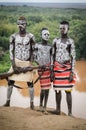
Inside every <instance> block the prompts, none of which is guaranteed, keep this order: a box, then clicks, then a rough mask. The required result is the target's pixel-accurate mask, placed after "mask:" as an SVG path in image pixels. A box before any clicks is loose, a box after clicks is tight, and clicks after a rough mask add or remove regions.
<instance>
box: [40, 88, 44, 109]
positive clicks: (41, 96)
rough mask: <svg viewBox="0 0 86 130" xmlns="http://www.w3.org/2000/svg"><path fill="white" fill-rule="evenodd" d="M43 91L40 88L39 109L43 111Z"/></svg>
mask: <svg viewBox="0 0 86 130" xmlns="http://www.w3.org/2000/svg"><path fill="white" fill-rule="evenodd" d="M44 95H45V91H44V90H41V93H40V111H43V100H44Z"/></svg>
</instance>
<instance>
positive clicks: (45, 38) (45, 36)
mask: <svg viewBox="0 0 86 130" xmlns="http://www.w3.org/2000/svg"><path fill="white" fill-rule="evenodd" d="M49 37H50V33H49V31H48V30H43V31H42V39H43V40H45V41H48V39H49Z"/></svg>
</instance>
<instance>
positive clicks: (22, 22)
mask: <svg viewBox="0 0 86 130" xmlns="http://www.w3.org/2000/svg"><path fill="white" fill-rule="evenodd" d="M17 25H18V27H21V28H22V29H25V28H26V25H27V23H26V21H25V20H18V21H17Z"/></svg>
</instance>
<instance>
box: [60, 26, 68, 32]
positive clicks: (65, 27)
mask: <svg viewBox="0 0 86 130" xmlns="http://www.w3.org/2000/svg"><path fill="white" fill-rule="evenodd" d="M62 31H63V33H64V34H67V32H68V25H67V24H60V32H62Z"/></svg>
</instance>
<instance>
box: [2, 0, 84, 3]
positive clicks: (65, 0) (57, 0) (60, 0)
mask: <svg viewBox="0 0 86 130" xmlns="http://www.w3.org/2000/svg"><path fill="white" fill-rule="evenodd" d="M0 2H48V3H86V0H0Z"/></svg>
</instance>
